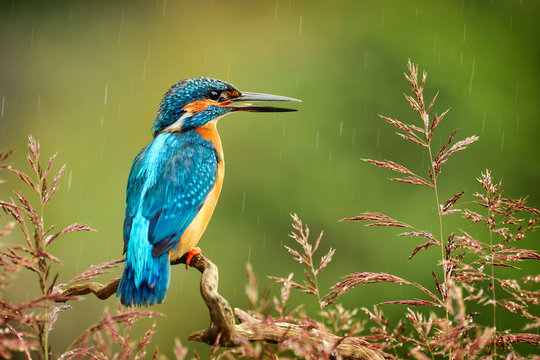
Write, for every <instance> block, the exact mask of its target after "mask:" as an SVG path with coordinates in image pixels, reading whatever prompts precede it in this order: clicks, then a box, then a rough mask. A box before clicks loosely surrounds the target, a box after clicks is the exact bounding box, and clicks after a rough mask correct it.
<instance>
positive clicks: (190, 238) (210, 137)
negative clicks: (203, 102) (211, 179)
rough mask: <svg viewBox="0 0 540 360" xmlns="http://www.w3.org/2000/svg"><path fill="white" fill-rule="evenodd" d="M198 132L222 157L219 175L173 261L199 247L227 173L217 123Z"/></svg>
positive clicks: (174, 254)
mask: <svg viewBox="0 0 540 360" xmlns="http://www.w3.org/2000/svg"><path fill="white" fill-rule="evenodd" d="M196 131H197V132H198V133H199V134H200V135H201V136H202V137H203V139H205V140H207V141H210V142H212V143H213V144H214V147H215V148H216V151H217V153H218V154H219V156H220V160H219V161H218V167H217V174H216V184H215V185H214V187H213V188H212V190H211V191H210V193H209V194H208V196H207V197H206V200H205V201H204V203H203V206H202V207H201V210H200V211H199V212H198V213H197V215H196V216H195V218H194V219H193V221H192V222H191V224H189V226H188V228H187V229H186V231H184V234H182V236H181V237H180V241H179V242H178V248H177V249H175V250H171V252H170V253H169V256H170V258H171V259H176V258H179V257H181V256H182V255H184V254H185V253H186V252H188V251H189V249H191V248H192V247H194V246H195V245H197V243H198V242H199V239H200V238H201V236H202V234H203V233H204V231H205V230H206V226H207V225H208V222H209V221H210V218H211V217H212V214H213V213H214V209H215V208H216V204H217V202H218V199H219V194H220V193H221V187H222V185H223V176H224V173H225V162H224V159H223V148H222V147H221V139H220V137H219V134H218V132H217V129H216V124H215V121H212V122H210V123H208V124H206V125H204V126H201V127H200V128H197V129H196Z"/></svg>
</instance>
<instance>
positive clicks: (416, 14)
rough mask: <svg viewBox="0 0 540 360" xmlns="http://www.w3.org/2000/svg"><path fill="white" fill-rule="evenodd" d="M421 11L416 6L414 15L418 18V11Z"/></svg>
mask: <svg viewBox="0 0 540 360" xmlns="http://www.w3.org/2000/svg"><path fill="white" fill-rule="evenodd" d="M419 12H420V9H418V8H416V13H415V14H414V16H415V17H416V18H418V13H419Z"/></svg>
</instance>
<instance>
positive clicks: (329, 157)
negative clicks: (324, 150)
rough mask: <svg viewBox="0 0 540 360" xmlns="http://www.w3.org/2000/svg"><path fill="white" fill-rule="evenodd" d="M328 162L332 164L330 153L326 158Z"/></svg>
mask: <svg viewBox="0 0 540 360" xmlns="http://www.w3.org/2000/svg"><path fill="white" fill-rule="evenodd" d="M328 162H329V163H332V152H331V151H330V154H329V156H328Z"/></svg>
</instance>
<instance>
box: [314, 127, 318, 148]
mask: <svg viewBox="0 0 540 360" xmlns="http://www.w3.org/2000/svg"><path fill="white" fill-rule="evenodd" d="M318 149H319V129H317V135H315V150H318Z"/></svg>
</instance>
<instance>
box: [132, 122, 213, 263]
mask: <svg viewBox="0 0 540 360" xmlns="http://www.w3.org/2000/svg"><path fill="white" fill-rule="evenodd" d="M197 137H198V135H196V136H195V137H187V136H185V135H180V134H169V133H163V134H160V135H158V136H157V137H156V139H154V141H153V142H152V143H151V144H150V145H149V146H148V147H147V148H145V149H143V151H141V153H140V154H139V155H138V156H137V158H136V159H135V161H134V163H133V167H132V170H131V174H130V177H129V180H128V181H129V184H128V194H127V203H126V218H125V220H124V242H125V244H126V246H127V242H128V241H129V236H130V232H131V221H132V219H133V218H134V217H135V216H136V214H137V213H139V214H140V215H142V216H144V218H146V219H148V220H149V227H148V240H149V242H150V243H151V244H152V245H153V248H152V255H153V256H159V255H161V254H163V253H165V252H167V251H169V250H171V249H172V248H173V247H175V246H176V245H177V243H178V239H179V238H180V236H182V234H183V233H184V231H185V230H186V228H187V227H188V226H189V224H190V223H191V222H192V221H193V219H194V218H195V216H196V215H197V213H198V212H199V210H200V208H201V207H202V205H203V203H204V200H205V199H206V197H207V196H208V194H209V193H210V191H211V190H212V188H213V187H214V185H215V182H216V173H217V164H218V156H217V153H216V151H215V149H214V148H213V146H211V144H209V143H208V142H207V141H205V140H203V139H202V138H200V137H198V138H197ZM194 142H195V144H194ZM193 145H198V146H193Z"/></svg>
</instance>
